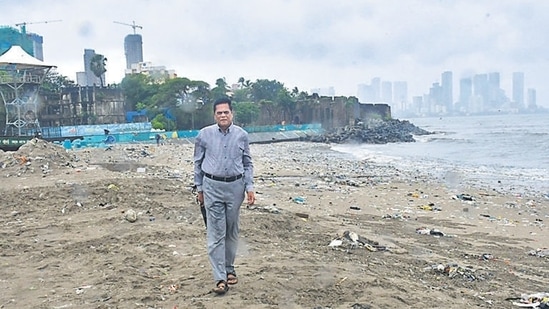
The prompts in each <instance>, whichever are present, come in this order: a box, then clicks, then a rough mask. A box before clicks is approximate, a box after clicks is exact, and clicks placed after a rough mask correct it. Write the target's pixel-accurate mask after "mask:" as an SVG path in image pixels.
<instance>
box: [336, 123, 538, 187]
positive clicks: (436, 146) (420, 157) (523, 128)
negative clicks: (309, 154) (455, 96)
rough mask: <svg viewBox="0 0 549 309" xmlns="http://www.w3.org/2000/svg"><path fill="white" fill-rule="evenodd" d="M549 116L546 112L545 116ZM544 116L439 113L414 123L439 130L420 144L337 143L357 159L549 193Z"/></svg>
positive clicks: (455, 182)
mask: <svg viewBox="0 0 549 309" xmlns="http://www.w3.org/2000/svg"><path fill="white" fill-rule="evenodd" d="M545 116H546V115H545ZM545 118H546V117H544V115H524V116H523V115H500V116H497V117H494V116H485V117H461V118H459V119H457V118H454V119H450V120H448V121H441V120H440V119H439V118H432V119H424V118H421V119H418V123H419V124H418V123H416V121H414V120H411V122H412V123H413V124H415V125H417V126H419V127H421V128H423V129H426V130H429V131H435V132H437V133H436V134H431V135H423V136H416V137H415V139H416V141H417V142H416V143H392V144H385V145H372V144H354V145H335V146H333V147H332V149H333V150H335V151H338V152H341V153H347V154H352V155H353V156H354V158H356V159H357V160H367V161H370V162H374V163H378V164H387V165H392V166H394V167H396V168H398V169H401V170H405V171H411V172H414V171H417V172H421V173H424V174H427V175H430V176H432V177H433V178H437V179H439V180H441V181H445V182H447V184H448V185H451V186H455V187H459V186H461V185H463V184H468V185H474V186H480V187H487V188H491V189H494V190H501V191H507V192H512V193H526V192H528V193H532V194H538V193H541V194H547V193H549V133H548V132H549V123H547V122H546V121H545Z"/></svg>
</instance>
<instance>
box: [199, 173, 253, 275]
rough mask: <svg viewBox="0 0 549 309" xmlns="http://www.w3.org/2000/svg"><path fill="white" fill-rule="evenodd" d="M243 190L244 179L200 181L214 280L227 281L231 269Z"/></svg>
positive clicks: (236, 244)
mask: <svg viewBox="0 0 549 309" xmlns="http://www.w3.org/2000/svg"><path fill="white" fill-rule="evenodd" d="M245 189H246V187H245V184H244V178H240V179H238V180H235V181H232V182H223V181H216V180H212V179H209V178H206V177H204V180H203V183H202V190H203V192H204V206H205V207H206V215H207V217H208V225H207V228H206V230H207V244H208V257H209V259H210V264H211V265H212V270H213V277H214V280H215V281H216V282H217V281H219V280H227V273H230V272H234V260H235V257H236V250H237V247H238V232H239V223H240V205H242V202H243V201H244V197H245Z"/></svg>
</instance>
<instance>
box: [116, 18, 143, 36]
mask: <svg viewBox="0 0 549 309" xmlns="http://www.w3.org/2000/svg"><path fill="white" fill-rule="evenodd" d="M114 23H115V24H121V25H124V26H130V27H132V28H133V34H135V28H139V29H143V27H142V26H139V25H136V24H135V21H132V24H126V23H121V22H119V21H115V22H114Z"/></svg>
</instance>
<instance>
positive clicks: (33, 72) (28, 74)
mask: <svg viewBox="0 0 549 309" xmlns="http://www.w3.org/2000/svg"><path fill="white" fill-rule="evenodd" d="M52 67H54V66H52V65H47V64H44V63H43V62H42V61H40V60H38V59H36V58H34V57H32V56H31V55H29V54H28V53H27V52H25V51H24V50H23V49H22V48H21V47H20V46H17V45H14V46H12V47H11V48H10V49H9V50H8V51H7V52H5V53H4V54H3V55H2V56H0V96H1V97H2V102H3V103H4V106H5V109H6V111H5V112H6V126H5V129H4V134H5V135H7V136H29V135H36V134H39V133H40V122H39V121H38V111H39V102H40V100H39V99H38V90H39V89H40V86H41V85H42V82H43V81H44V77H45V76H46V74H47V73H48V72H49V71H50V69H51V68H52Z"/></svg>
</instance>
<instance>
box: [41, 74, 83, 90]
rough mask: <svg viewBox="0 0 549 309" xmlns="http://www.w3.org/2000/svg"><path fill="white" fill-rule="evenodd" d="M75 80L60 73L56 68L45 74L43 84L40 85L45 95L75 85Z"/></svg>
mask: <svg viewBox="0 0 549 309" xmlns="http://www.w3.org/2000/svg"><path fill="white" fill-rule="evenodd" d="M74 86H76V84H75V82H74V81H72V80H70V79H69V78H68V77H66V76H63V75H61V74H59V73H58V72H57V71H55V70H50V71H49V72H48V73H46V75H45V76H44V80H43V81H42V85H41V86H40V92H41V94H43V95H50V94H58V93H61V90H62V89H63V88H65V87H74Z"/></svg>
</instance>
